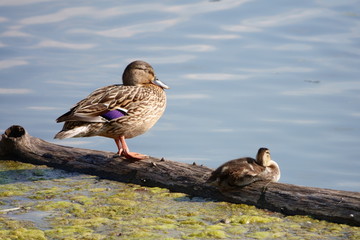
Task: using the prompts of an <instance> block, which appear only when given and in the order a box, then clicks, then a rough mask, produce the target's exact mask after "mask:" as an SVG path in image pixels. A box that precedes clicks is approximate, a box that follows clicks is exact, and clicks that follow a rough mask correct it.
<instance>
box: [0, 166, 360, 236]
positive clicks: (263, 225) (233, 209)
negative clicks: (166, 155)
mask: <svg viewBox="0 0 360 240" xmlns="http://www.w3.org/2000/svg"><path fill="white" fill-rule="evenodd" d="M359 230H360V228H359V227H352V226H348V225H342V224H334V223H329V222H326V221H318V220H314V219H311V218H309V217H302V216H288V217H286V216H283V215H281V214H279V213H273V212H269V211H264V210H259V209H257V208H255V207H252V206H247V205H242V204H230V203H225V202H214V201H211V200H209V199H200V198H189V197H188V196H186V195H185V194H182V193H171V192H169V191H168V190H167V189H161V188H148V187H142V186H139V185H133V184H124V183H120V182H115V181H110V180H104V179H99V178H97V177H95V176H91V175H85V174H78V173H69V172H66V171H62V170H57V169H52V168H49V167H46V166H34V165H31V164H24V163H19V162H15V161H0V239H24V240H25V239H26V240H30V239H64V240H65V239H66V240H71V239H74V240H75V239H76V240H78V239H94V240H98V239H360V231H359Z"/></svg>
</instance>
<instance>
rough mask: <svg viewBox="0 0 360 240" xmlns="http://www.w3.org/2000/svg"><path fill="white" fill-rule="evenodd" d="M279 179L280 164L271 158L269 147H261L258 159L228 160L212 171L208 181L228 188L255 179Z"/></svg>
mask: <svg viewBox="0 0 360 240" xmlns="http://www.w3.org/2000/svg"><path fill="white" fill-rule="evenodd" d="M279 179H280V168H279V165H278V164H277V163H276V162H275V161H273V160H271V156H270V151H269V149H267V148H260V149H259V150H258V153H257V155H256V160H255V159H253V158H250V157H245V158H239V159H235V160H231V161H228V162H226V163H224V164H223V165H221V166H220V167H218V168H217V169H216V170H215V171H213V172H212V174H211V176H210V178H209V179H208V182H209V183H212V184H213V185H215V186H217V187H219V188H220V189H223V190H226V189H231V188H234V187H242V186H245V185H249V184H250V183H252V182H255V181H261V180H266V181H271V182H277V181H279Z"/></svg>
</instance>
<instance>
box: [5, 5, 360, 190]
mask: <svg viewBox="0 0 360 240" xmlns="http://www.w3.org/2000/svg"><path fill="white" fill-rule="evenodd" d="M0 6H1V10H0V12H1V17H0V26H1V30H0V53H1V58H0V78H1V79H2V81H1V85H0V113H1V115H0V116H1V117H0V119H1V126H0V128H1V130H2V131H3V130H5V129H6V128H7V127H9V126H10V125H12V124H20V125H23V126H24V127H25V128H26V129H27V130H28V131H29V133H30V134H32V135H34V136H37V137H41V138H44V139H45V140H48V141H54V142H56V143H59V144H67V145H71V146H80V147H86V148H94V149H99V150H107V151H115V150H114V149H113V142H112V141H111V139H105V138H85V139H69V140H66V141H55V140H53V139H52V138H53V135H54V134H55V133H56V132H58V130H59V129H60V128H61V126H60V125H59V124H56V123H55V120H54V119H55V118H56V117H58V116H59V115H60V114H62V113H63V112H64V111H66V110H68V108H69V107H71V106H72V104H74V102H76V101H78V100H81V99H82V98H84V97H85V96H87V95H88V94H89V93H90V92H91V91H93V90H94V89H96V88H98V87H101V86H105V85H110V84H114V83H120V82H121V79H120V78H121V74H122V71H123V69H124V67H125V66H126V65H127V64H128V63H129V62H130V61H132V60H135V59H143V60H145V61H148V62H149V63H150V64H151V65H152V66H153V67H154V68H155V71H156V72H157V75H158V77H159V78H160V79H161V80H162V81H164V82H166V83H167V84H169V85H170V86H171V89H170V90H169V91H167V93H168V109H167V111H166V113H165V115H164V116H163V118H162V119H161V120H160V121H159V122H158V123H157V125H156V126H155V127H154V128H153V129H152V130H151V131H150V132H148V133H147V134H145V135H143V136H139V137H137V138H136V139H131V140H130V142H129V144H130V145H131V146H134V149H133V150H134V151H140V152H144V153H147V154H150V155H153V156H158V157H162V156H164V157H166V158H169V159H173V160H178V161H184V162H189V163H192V162H193V161H196V162H197V163H198V164H205V165H207V166H210V167H217V166H218V165H220V164H221V163H222V162H225V161H227V160H230V159H233V158H236V157H242V156H254V154H255V152H256V150H257V149H258V148H259V147H268V148H270V149H272V154H273V157H274V159H275V160H276V161H277V162H278V163H279V164H280V166H281V168H282V172H283V176H282V179H281V181H283V182H288V183H294V184H301V185H310V186H318V187H328V188H337V189H344V190H356V191H360V186H359V184H358V183H359V182H360V181H359V179H360V174H359V172H360V171H359V167H360V166H359V163H358V161H357V160H356V159H357V155H358V154H357V149H358V146H359V144H360V138H359V136H360V132H359V127H358V122H359V116H360V108H359V106H358V102H359V96H360V95H359V90H360V85H359V80H358V76H359V73H360V70H359V68H358V66H359V59H360V58H359V54H360V52H359V51H358V49H357V46H358V37H359V33H360V30H359V29H360V28H359V24H360V22H359V18H358V17H359V16H358V14H356V11H355V10H356V9H357V3H356V1H341V2H338V1H313V2H288V3H284V2H276V1H275V2H273V1H272V2H271V3H270V2H267V1H250V0H243V1H239V0H231V1H193V2H162V1H155V2H152V3H151V4H150V3H148V2H145V1H142V2H136V3H133V2H130V1H125V2H124V1H123V2H121V3H119V2H117V1H111V0H109V1H105V2H101V3H100V2H94V1H90V2H86V3H85V2H76V3H75V2H70V1H61V2H58V1H50V0H30V1H20V0H14V1H5V2H4V1H3V2H0Z"/></svg>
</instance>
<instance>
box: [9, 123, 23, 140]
mask: <svg viewBox="0 0 360 240" xmlns="http://www.w3.org/2000/svg"><path fill="white" fill-rule="evenodd" d="M25 134H26V131H25V128H23V127H22V126H19V125H12V126H11V127H9V128H8V129H6V130H5V133H4V135H5V136H6V137H11V138H19V137H22V136H24V135H25Z"/></svg>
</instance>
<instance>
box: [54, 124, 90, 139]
mask: <svg viewBox="0 0 360 240" xmlns="http://www.w3.org/2000/svg"><path fill="white" fill-rule="evenodd" d="M87 130H88V127H87V126H80V127H76V128H73V129H69V130H62V131H60V132H58V133H57V134H56V135H55V137H54V138H55V139H64V138H73V137H84V136H85V133H87Z"/></svg>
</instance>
